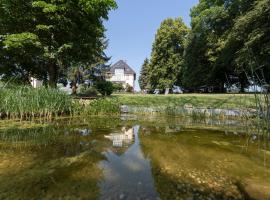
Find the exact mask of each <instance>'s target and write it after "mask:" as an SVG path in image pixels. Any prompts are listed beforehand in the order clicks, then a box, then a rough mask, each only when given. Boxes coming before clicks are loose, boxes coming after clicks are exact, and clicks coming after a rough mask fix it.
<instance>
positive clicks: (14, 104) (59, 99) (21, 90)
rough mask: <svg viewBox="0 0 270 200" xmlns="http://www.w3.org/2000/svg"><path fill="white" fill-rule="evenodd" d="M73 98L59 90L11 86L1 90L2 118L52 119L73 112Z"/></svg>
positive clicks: (0, 105)
mask: <svg viewBox="0 0 270 200" xmlns="http://www.w3.org/2000/svg"><path fill="white" fill-rule="evenodd" d="M72 106H73V102H72V98H71V97H70V96H69V95H68V94H66V93H64V92H61V91H59V90H57V89H48V88H37V89H34V88H31V87H23V86H17V87H16V86H9V87H6V88H0V115H1V117H2V118H4V117H5V118H19V119H25V118H34V117H44V118H52V117H53V116H57V115H64V114H70V113H71V112H72Z"/></svg>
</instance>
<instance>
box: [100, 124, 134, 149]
mask: <svg viewBox="0 0 270 200" xmlns="http://www.w3.org/2000/svg"><path fill="white" fill-rule="evenodd" d="M105 138H108V139H110V140H112V142H113V146H114V147H123V146H124V145H125V144H126V145H128V144H131V143H132V142H133V138H134V130H133V128H130V129H126V128H125V127H123V128H122V133H112V134H110V135H106V136H105Z"/></svg>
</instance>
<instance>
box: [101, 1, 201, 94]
mask: <svg viewBox="0 0 270 200" xmlns="http://www.w3.org/2000/svg"><path fill="white" fill-rule="evenodd" d="M198 1H199V0H117V4H118V9H117V10H114V11H112V12H110V15H109V20H108V21H106V22H105V27H106V29H107V32H106V36H107V39H109V47H108V49H107V50H106V53H107V55H108V56H111V57H112V59H111V61H110V62H111V63H115V62H117V61H118V60H120V59H122V60H125V61H127V63H128V64H129V65H130V66H131V67H132V68H133V69H134V70H135V71H136V72H137V80H136V82H137V83H136V90H138V89H139V86H138V76H139V73H140V69H141V65H142V63H143V61H144V59H145V58H146V57H148V58H149V57H150V54H151V48H152V43H153V41H154V38H155V33H156V31H157V29H158V28H159V26H160V23H161V22H162V21H163V20H164V19H166V18H168V17H171V18H176V17H182V18H183V20H184V22H185V23H186V24H187V25H189V24H190V17H189V12H190V9H191V8H192V7H193V6H194V5H196V4H197V3H198Z"/></svg>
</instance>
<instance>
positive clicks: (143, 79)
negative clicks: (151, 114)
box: [139, 58, 149, 90]
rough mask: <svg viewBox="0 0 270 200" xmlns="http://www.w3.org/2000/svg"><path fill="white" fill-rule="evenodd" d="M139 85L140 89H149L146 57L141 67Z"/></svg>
mask: <svg viewBox="0 0 270 200" xmlns="http://www.w3.org/2000/svg"><path fill="white" fill-rule="evenodd" d="M139 85H140V88H141V90H145V89H149V59H148V58H146V59H145V60H144V63H143V65H142V68H141V72H140V77H139Z"/></svg>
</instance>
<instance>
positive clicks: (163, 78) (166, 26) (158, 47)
mask: <svg viewBox="0 0 270 200" xmlns="http://www.w3.org/2000/svg"><path fill="white" fill-rule="evenodd" d="M188 32H189V29H188V28H187V26H186V25H185V24H184V22H183V21H182V19H181V18H177V19H166V20H164V21H163V22H162V23H161V26H160V28H159V30H158V31H157V34H156V37H155V41H154V44H153V47H152V54H151V60H150V64H149V82H150V84H151V88H152V89H154V88H159V89H165V88H171V87H172V86H173V85H174V84H179V83H180V82H181V79H180V77H181V69H182V67H183V65H184V58H183V53H184V46H185V40H186V37H187V35H188Z"/></svg>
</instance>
